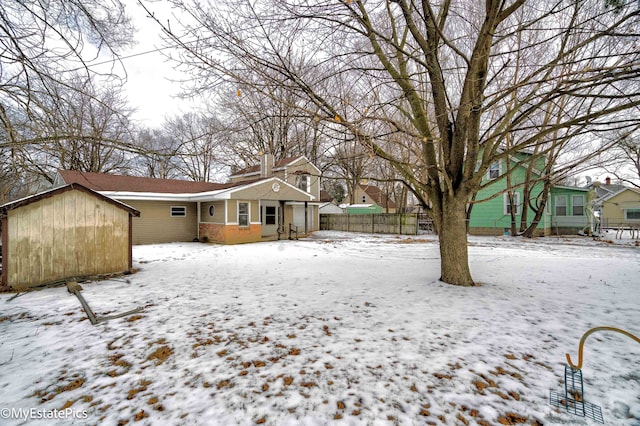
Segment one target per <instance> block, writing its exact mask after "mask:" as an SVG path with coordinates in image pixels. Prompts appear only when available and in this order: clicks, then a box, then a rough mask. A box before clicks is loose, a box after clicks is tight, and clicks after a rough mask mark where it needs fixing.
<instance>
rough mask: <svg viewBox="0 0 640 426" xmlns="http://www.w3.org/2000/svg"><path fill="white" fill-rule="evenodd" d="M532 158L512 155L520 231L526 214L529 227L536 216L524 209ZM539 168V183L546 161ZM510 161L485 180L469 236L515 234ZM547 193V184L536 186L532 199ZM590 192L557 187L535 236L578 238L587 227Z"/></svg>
mask: <svg viewBox="0 0 640 426" xmlns="http://www.w3.org/2000/svg"><path fill="white" fill-rule="evenodd" d="M530 159H531V155H530V154H528V153H526V152H519V153H517V154H514V155H511V156H510V157H509V158H508V160H509V162H510V163H509V169H510V171H511V175H510V178H511V179H510V180H511V187H513V188H514V190H513V198H514V203H513V208H514V209H515V219H516V228H517V229H519V228H520V221H521V218H522V211H523V209H524V208H527V225H529V224H531V222H532V221H533V219H534V218H535V212H534V211H533V210H532V209H531V208H530V207H529V206H524V205H523V203H524V196H523V190H524V187H523V186H522V184H523V183H524V181H525V179H526V172H527V167H528V161H529V160H530ZM537 161H538V162H539V164H537V166H538V168H537V169H536V168H535V167H534V169H533V170H532V172H533V180H535V179H537V178H538V177H539V176H540V175H541V172H540V171H539V169H541V168H542V166H543V165H544V163H543V161H544V160H543V159H542V158H539V159H538V160H537ZM506 173H507V159H506V158H505V159H501V160H499V161H496V162H495V163H493V164H492V165H491V166H490V167H489V169H488V170H487V173H486V175H485V176H484V177H483V185H485V186H484V188H482V189H481V190H480V191H479V192H478V194H477V195H476V198H475V202H474V205H473V207H472V209H471V216H470V218H469V233H470V234H472V235H508V234H510V233H511V204H510V203H509V196H508V193H507V184H508V181H507V179H506ZM542 190H543V183H542V182H541V181H538V182H536V183H534V184H533V187H532V189H531V191H530V193H531V197H532V198H535V197H537V196H538V195H539V194H540V193H541V192H542ZM587 192H588V189H586V188H577V187H568V186H555V187H553V188H552V189H551V191H550V195H549V198H548V200H547V205H546V207H545V211H544V213H543V215H542V217H541V218H540V221H539V224H538V227H537V228H536V231H535V235H538V236H540V235H552V234H572V235H575V234H577V233H578V232H579V231H581V230H582V229H583V228H584V227H585V226H586V223H587V221H586V216H585V207H586V206H585V203H586V198H587Z"/></svg>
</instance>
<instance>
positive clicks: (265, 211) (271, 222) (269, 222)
mask: <svg viewBox="0 0 640 426" xmlns="http://www.w3.org/2000/svg"><path fill="white" fill-rule="evenodd" d="M260 213H261V215H260V216H261V217H262V236H263V237H271V236H277V235H278V225H279V222H280V220H279V217H280V203H279V202H278V201H271V200H263V201H262V211H261V212H260Z"/></svg>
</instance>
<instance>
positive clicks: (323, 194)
mask: <svg viewBox="0 0 640 426" xmlns="http://www.w3.org/2000/svg"><path fill="white" fill-rule="evenodd" d="M319 201H320V202H321V203H330V202H332V201H333V197H332V196H331V194H329V193H328V192H327V191H325V190H324V189H321V190H320V200H319Z"/></svg>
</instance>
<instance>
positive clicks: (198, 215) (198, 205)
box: [196, 201, 202, 241]
mask: <svg viewBox="0 0 640 426" xmlns="http://www.w3.org/2000/svg"><path fill="white" fill-rule="evenodd" d="M196 204H197V209H198V213H197V217H198V223H197V224H196V226H197V231H196V238H197V239H198V241H199V240H200V221H201V219H202V218H201V215H200V201H198V202H197V203H196Z"/></svg>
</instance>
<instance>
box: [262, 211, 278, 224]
mask: <svg viewBox="0 0 640 426" xmlns="http://www.w3.org/2000/svg"><path fill="white" fill-rule="evenodd" d="M264 223H265V225H275V224H276V208H275V207H274V206H266V207H265V218H264Z"/></svg>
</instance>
